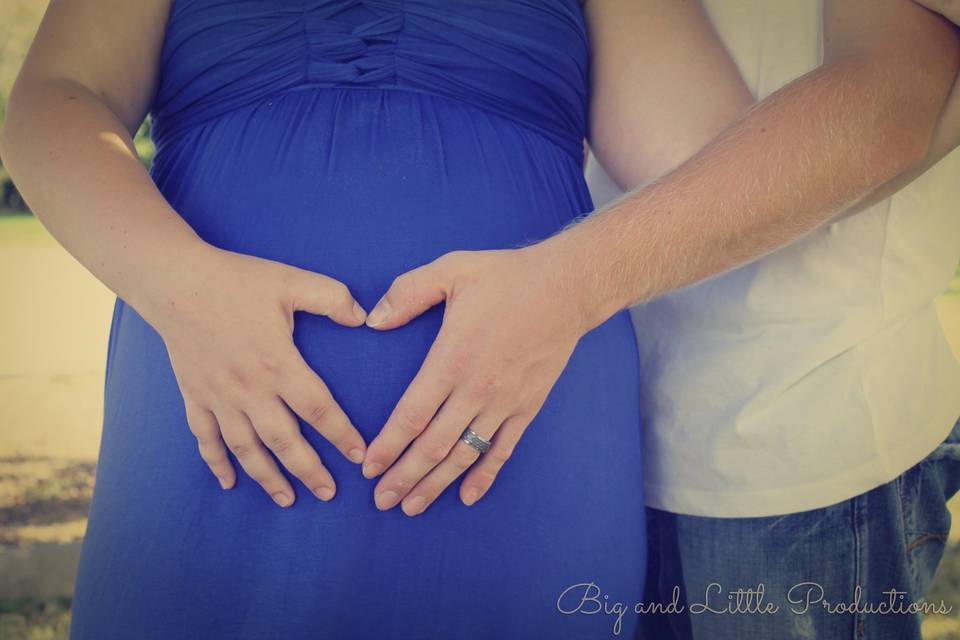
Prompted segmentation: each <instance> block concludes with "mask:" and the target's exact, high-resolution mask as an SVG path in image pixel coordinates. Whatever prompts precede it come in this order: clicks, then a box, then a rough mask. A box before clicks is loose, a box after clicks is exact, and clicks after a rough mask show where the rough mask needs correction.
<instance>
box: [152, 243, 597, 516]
mask: <svg viewBox="0 0 960 640" xmlns="http://www.w3.org/2000/svg"><path fill="white" fill-rule="evenodd" d="M543 247H544V245H530V246H528V247H524V248H520V249H506V250H493V251H454V252H451V253H448V254H445V255H443V256H441V257H440V258H438V259H436V260H434V261H433V262H431V263H428V264H426V265H424V266H421V267H418V268H416V269H413V270H411V271H408V272H406V273H404V274H402V275H400V276H398V277H397V278H396V279H395V280H394V281H393V283H392V284H391V286H390V287H389V289H388V290H387V292H386V293H385V294H384V296H383V297H382V298H381V300H380V302H378V303H377V305H376V306H375V307H374V308H373V310H372V311H371V312H370V314H369V315H367V314H366V313H365V312H364V310H363V309H362V308H361V307H360V305H359V304H358V303H357V302H356V301H355V300H354V298H353V296H352V295H351V293H350V291H349V290H348V288H347V287H346V286H345V285H344V284H343V283H341V282H338V281H336V280H333V279H331V278H328V277H326V276H324V275H320V274H317V273H313V272H310V271H306V270H303V269H299V268H297V267H293V266H290V265H286V264H283V263H280V262H275V261H271V260H266V259H262V258H257V257H254V256H249V255H245V254H240V253H234V252H231V251H226V250H222V249H218V248H215V247H212V246H211V245H204V248H203V249H202V250H201V251H199V252H198V253H197V254H191V256H190V257H189V258H185V259H186V260H188V261H189V263H190V266H191V268H189V269H184V272H185V273H186V274H187V275H185V276H184V277H183V278H181V279H179V281H178V282H177V283H175V284H173V285H172V289H171V290H169V291H166V292H165V293H164V295H162V296H156V297H154V299H153V303H152V304H150V303H145V304H143V305H137V307H138V310H139V309H142V310H143V314H144V317H145V318H146V319H147V320H148V322H150V324H151V325H152V326H154V327H155V328H156V329H157V331H158V332H159V333H160V335H161V336H162V337H163V339H164V342H165V344H166V346H167V351H168V353H169V355H170V360H171V364H172V366H173V370H174V374H175V376H176V379H177V383H178V385H179V386H180V390H181V392H182V394H183V398H184V405H185V409H186V416H187V421H188V423H189V426H190V430H191V432H192V433H193V434H194V436H196V438H197V443H198V447H199V450H200V455H201V457H202V458H203V459H204V461H205V462H206V463H207V465H208V466H209V467H210V469H211V471H212V472H213V473H214V475H215V476H216V477H217V478H218V479H219V481H220V484H221V486H222V487H223V488H224V489H227V488H230V487H232V486H233V485H234V483H235V480H236V472H235V470H234V468H233V464H232V463H231V461H230V458H229V456H228V454H227V451H228V449H229V450H230V451H232V452H233V453H234V455H235V456H236V458H237V460H238V461H239V462H240V464H241V466H242V467H243V468H244V470H245V471H246V472H247V473H248V474H249V475H250V477H251V478H253V479H254V480H255V481H256V482H258V483H259V484H260V485H261V486H262V487H263V488H264V490H266V491H267V493H269V494H270V495H271V496H272V497H273V499H274V500H275V501H276V502H277V504H279V505H280V506H289V505H290V504H292V503H293V496H294V492H293V489H292V487H291V486H290V483H289V482H288V481H287V478H286V476H284V474H282V473H281V472H280V470H279V468H278V466H277V461H276V460H274V458H273V457H272V456H271V455H270V453H269V452H270V451H272V452H273V453H274V454H275V455H276V458H277V460H279V461H280V462H281V463H282V464H283V465H284V466H285V467H286V468H288V469H289V470H290V471H291V473H292V474H293V475H295V476H296V477H297V478H299V479H300V480H301V481H302V482H303V483H304V484H305V485H306V486H307V487H309V488H310V489H311V491H313V493H314V494H315V495H316V496H317V497H318V498H320V499H321V500H330V499H331V498H333V496H334V494H335V492H336V483H335V482H334V479H333V477H332V476H331V475H330V473H329V471H328V470H327V469H326V467H324V465H323V463H322V462H321V460H320V457H319V456H318V454H317V452H316V450H315V449H314V448H313V447H311V446H310V444H309V443H308V442H307V440H306V439H305V438H304V437H303V434H302V433H301V432H300V428H299V425H298V423H297V420H296V418H295V417H294V415H293V413H291V410H292V411H293V412H295V413H296V414H297V415H299V416H300V417H301V418H302V419H303V420H304V421H305V422H306V423H307V424H309V425H310V426H312V427H313V428H314V429H316V430H317V431H318V432H319V433H320V434H321V435H323V436H324V437H325V438H327V439H328V440H329V441H330V442H331V443H332V444H333V445H334V446H335V447H336V448H337V449H338V450H339V451H340V452H342V453H343V454H344V455H345V456H346V457H347V458H348V459H350V460H351V461H353V462H355V463H358V464H359V463H362V465H363V468H362V469H363V475H364V476H365V477H367V478H375V477H377V476H382V477H380V480H379V482H378V483H377V485H376V487H375V489H374V496H375V497H374V499H375V502H376V505H377V507H378V508H379V509H381V510H386V509H390V508H392V507H394V506H395V505H397V504H398V503H401V504H402V509H403V511H404V513H406V514H407V515H410V516H413V515H417V514H419V513H422V512H423V511H424V510H425V509H426V508H427V507H429V505H430V504H431V503H432V502H433V501H434V500H435V499H436V498H437V497H438V496H439V495H440V494H441V493H442V492H443V491H444V489H446V487H447V486H449V485H450V484H451V483H452V482H453V481H454V480H456V479H457V478H458V477H460V476H461V475H463V474H464V473H466V476H465V478H464V480H463V482H462V483H461V487H460V498H461V500H462V501H463V502H464V503H465V504H467V505H471V504H473V503H474V502H476V501H477V500H479V499H480V498H481V497H482V496H483V495H484V494H485V493H486V492H487V491H488V490H489V488H490V486H491V485H492V484H493V482H494V480H495V479H496V476H497V473H498V472H499V471H500V469H501V467H502V466H503V465H504V463H506V461H507V460H508V459H509V458H510V455H511V453H512V452H513V450H514V447H515V446H516V444H517V442H518V441H519V440H520V437H521V436H522V435H523V432H524V431H525V430H526V428H527V426H528V425H529V424H530V421H531V420H532V419H533V418H534V417H535V416H536V415H537V413H538V412H539V411H540V408H541V407H542V406H543V403H544V401H545V400H546V397H547V395H548V393H549V392H550V389H551V388H552V387H553V385H554V384H555V382H556V380H557V378H558V377H559V376H560V374H561V373H562V371H563V369H564V367H565V366H566V363H567V361H568V360H569V358H570V355H571V354H572V352H573V349H574V348H575V346H576V344H577V342H578V341H579V339H580V338H581V336H583V334H584V333H586V331H587V330H589V328H591V327H588V326H587V323H586V321H585V318H587V317H588V314H587V313H586V312H585V306H586V304H587V298H588V297H589V296H587V295H584V294H583V293H582V292H578V291H577V290H576V289H575V287H574V285H573V284H572V283H573V282H574V281H575V280H576V279H575V278H571V277H564V275H565V274H564V273H563V269H562V268H558V265H559V264H560V263H559V261H558V260H557V256H555V255H552V254H551V253H550V252H549V250H547V249H545V248H543ZM566 275H567V276H569V275H570V274H566ZM157 300H159V301H160V302H159V303H158V302H157ZM440 302H445V303H446V304H445V309H444V316H443V323H442V325H441V328H440V331H439V333H438V334H437V337H436V339H435V340H434V343H433V345H432V346H431V348H430V350H429V352H428V353H427V356H426V358H425V360H424V362H423V364H422V366H421V368H420V371H419V372H418V373H417V375H416V376H415V377H414V379H413V381H412V382H411V383H410V385H409V386H408V388H407V389H406V391H405V392H404V394H403V396H402V397H401V398H400V400H399V402H398V403H397V405H396V406H395V407H394V409H393V411H392V413H391V415H390V417H389V419H388V420H387V422H386V424H385V425H384V426H383V428H382V430H381V431H380V433H379V434H378V435H377V436H376V437H375V438H374V440H373V441H372V442H371V443H370V444H369V446H367V445H366V443H365V442H364V440H363V438H362V436H361V435H360V433H359V432H358V431H357V429H356V428H355V427H354V426H353V424H352V423H351V422H350V420H349V418H348V417H347V416H346V414H345V413H344V412H343V410H342V409H341V408H340V406H339V405H338V404H337V402H336V401H335V400H334V399H333V396H332V395H331V393H330V391H329V389H328V388H327V386H326V385H325V384H324V382H323V380H321V379H320V377H319V376H318V375H317V374H316V373H315V372H314V371H313V370H312V369H311V368H310V367H309V366H308V364H307V363H306V362H305V361H304V359H303V357H302V356H301V354H300V352H299V350H298V349H297V348H296V346H295V345H294V344H293V340H292V334H293V323H294V312H295V311H306V312H309V313H315V314H320V315H325V316H327V317H328V318H330V319H331V320H333V321H334V322H337V323H339V324H342V325H345V326H350V327H359V326H362V325H363V324H366V325H367V326H369V327H371V328H373V329H376V330H379V331H387V330H390V329H393V328H396V327H399V326H402V325H404V324H406V323H407V322H409V321H410V320H412V319H413V318H415V317H417V316H418V315H420V314H422V313H423V312H424V311H426V310H427V309H429V308H431V307H433V306H434V305H436V304H438V303H440ZM467 426H469V427H470V428H472V429H473V430H474V431H475V432H477V434H479V435H480V436H481V437H483V438H484V439H486V440H489V441H491V442H492V446H491V447H490V449H489V450H488V451H487V452H486V453H484V454H482V456H481V454H480V453H479V452H478V451H477V450H476V449H474V448H473V447H471V446H470V445H469V444H467V443H465V442H463V441H461V440H460V436H461V434H462V433H463V431H464V429H465V428H466V427H467ZM268 449H269V451H268Z"/></svg>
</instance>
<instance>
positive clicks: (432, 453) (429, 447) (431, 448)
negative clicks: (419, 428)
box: [417, 441, 449, 465]
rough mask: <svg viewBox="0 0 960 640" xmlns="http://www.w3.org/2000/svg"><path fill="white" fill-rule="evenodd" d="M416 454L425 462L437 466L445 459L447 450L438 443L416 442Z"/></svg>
mask: <svg viewBox="0 0 960 640" xmlns="http://www.w3.org/2000/svg"><path fill="white" fill-rule="evenodd" d="M417 450H418V453H419V454H420V455H421V456H422V457H423V458H424V459H425V460H426V461H427V462H430V463H432V464H434V465H437V464H439V463H440V462H441V461H442V460H443V459H444V458H446V457H447V453H449V449H447V447H445V446H443V444H442V443H440V442H420V441H417Z"/></svg>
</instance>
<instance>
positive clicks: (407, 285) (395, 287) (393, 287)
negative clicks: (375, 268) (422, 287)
mask: <svg viewBox="0 0 960 640" xmlns="http://www.w3.org/2000/svg"><path fill="white" fill-rule="evenodd" d="M412 288H413V276H411V275H410V273H409V272H407V273H401V274H400V275H398V276H397V277H395V278H394V279H393V282H391V283H390V289H389V290H390V291H393V292H394V293H397V294H399V295H401V296H404V295H406V294H408V293H411V289H412Z"/></svg>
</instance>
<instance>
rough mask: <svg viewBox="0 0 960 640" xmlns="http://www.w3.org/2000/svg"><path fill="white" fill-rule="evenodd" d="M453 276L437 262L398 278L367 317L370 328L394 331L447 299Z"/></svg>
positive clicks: (442, 264) (412, 270) (441, 263)
mask: <svg viewBox="0 0 960 640" xmlns="http://www.w3.org/2000/svg"><path fill="white" fill-rule="evenodd" d="M449 280H450V277H449V273H448V270H447V269H446V268H445V266H444V263H443V262H439V261H436V260H435V261H433V262H431V263H429V264H425V265H423V266H422V267H417V268H416V269H411V270H410V271H407V272H406V273H404V274H401V275H399V276H397V277H396V278H394V280H393V283H391V285H390V288H389V289H387V292H386V293H385V294H383V297H382V298H380V301H379V302H378V303H377V304H376V305H375V306H374V307H373V309H372V310H371V311H370V315H369V316H367V326H368V327H373V328H374V329H381V330H383V329H394V328H396V327H399V326H401V325H404V324H406V323H408V322H410V320H412V319H413V318H415V317H417V316H419V315H420V314H421V313H423V312H424V311H426V310H427V309H429V308H430V307H432V306H434V305H436V304H439V303H440V302H441V301H442V300H444V299H446V297H447V290H448V287H449Z"/></svg>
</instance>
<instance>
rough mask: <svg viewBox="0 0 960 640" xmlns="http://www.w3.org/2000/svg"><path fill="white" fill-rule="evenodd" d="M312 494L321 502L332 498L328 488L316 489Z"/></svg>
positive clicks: (331, 491) (330, 490) (331, 490)
mask: <svg viewBox="0 0 960 640" xmlns="http://www.w3.org/2000/svg"><path fill="white" fill-rule="evenodd" d="M313 492H314V493H315V494H316V495H317V497H318V498H320V499H321V500H323V501H327V500H329V499H330V498H332V497H333V489H331V488H330V487H317V488H316V489H314V490H313Z"/></svg>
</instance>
